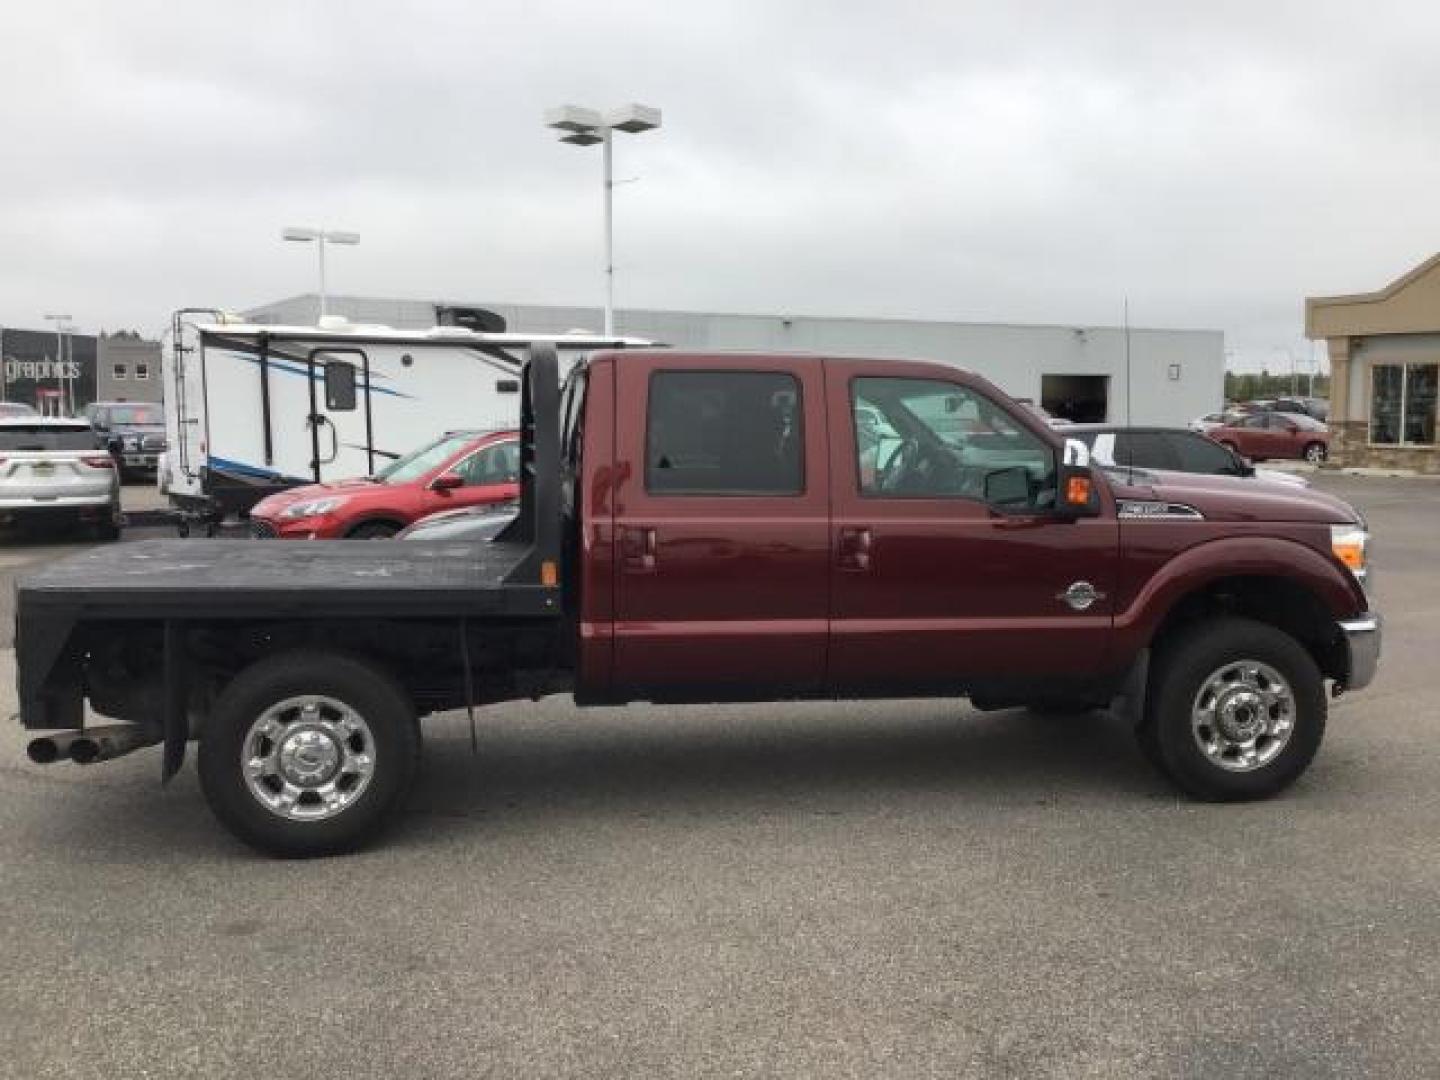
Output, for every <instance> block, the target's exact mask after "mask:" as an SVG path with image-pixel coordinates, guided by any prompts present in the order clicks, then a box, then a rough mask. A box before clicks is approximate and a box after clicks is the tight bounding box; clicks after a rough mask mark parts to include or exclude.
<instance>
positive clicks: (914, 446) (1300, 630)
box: [16, 346, 1380, 855]
mask: <svg viewBox="0 0 1440 1080" xmlns="http://www.w3.org/2000/svg"><path fill="white" fill-rule="evenodd" d="M520 419H521V432H522V436H521V447H522V449H521V459H522V476H521V480H522V485H521V487H522V490H521V501H520V507H519V512H518V515H517V517H516V519H515V521H514V522H513V523H512V524H511V525H509V526H508V527H506V528H505V529H504V531H502V532H501V533H500V534H499V535H498V536H496V537H495V538H494V539H493V540H492V541H488V542H459V543H454V542H451V543H446V542H435V543H425V542H396V541H388V540H387V541H368V542H358V541H314V542H308V543H303V544H282V545H274V544H265V543H260V542H255V541H249V540H215V541H206V542H199V541H183V540H155V541H145V542H139V543H130V544H124V545H118V546H111V547H108V548H104V549H97V550H94V551H90V552H88V553H84V554H80V555H77V556H74V557H71V558H68V559H66V560H63V561H59V562H56V563H52V564H50V565H48V566H46V567H44V568H43V569H41V570H39V571H38V572H36V573H33V574H31V575H29V576H27V577H25V578H23V579H22V580H21V581H20V582H19V584H18V596H17V636H16V657H17V668H18V681H19V697H20V706H21V712H20V718H21V722H22V723H23V724H24V725H25V726H26V727H28V728H32V729H37V730H39V731H43V732H47V734H43V735H39V736H38V737H36V738H35V739H34V741H33V742H31V744H30V756H31V758H32V759H33V760H36V761H42V762H47V761H60V760H67V759H68V760H73V761H78V762H94V761H101V760H105V759H108V758H112V757H117V756H119V755H121V754H124V753H128V752H130V751H132V750H134V749H137V748H139V747H142V746H151V745H156V744H159V745H161V746H162V747H163V755H162V775H163V777H164V778H166V779H168V778H169V777H170V776H172V775H173V774H174V773H175V771H176V770H177V769H178V768H179V767H180V766H181V763H182V761H183V758H184V755H185V752H186V747H187V745H188V743H190V742H191V741H196V742H197V743H198V759H199V770H200V779H201V784H202V787H203V790H204V793H205V797H206V798H207V800H208V801H209V803H210V805H211V807H212V808H213V810H214V812H215V813H216V815H217V816H218V817H219V818H220V820H221V821H222V822H223V823H224V824H225V825H226V826H228V827H229V828H230V829H231V830H233V831H234V832H235V834H236V835H238V836H239V837H240V838H241V839H243V840H245V841H246V842H248V843H250V844H252V845H254V846H256V847H258V848H260V849H263V850H266V851H270V852H274V853H279V854H286V855H314V854H322V853H330V852H336V851H342V850H346V849H349V848H351V847H354V846H355V845H357V844H359V843H361V842H363V841H365V840H367V839H368V838H369V837H371V836H372V835H373V834H374V833H375V832H376V831H377V830H378V829H379V827H380V826H381V825H382V823H383V822H384V821H385V820H386V819H387V818H388V817H390V816H391V815H392V813H393V812H394V810H395V808H396V806H397V804H399V802H400V801H401V799H402V798H403V796H404V794H405V791H406V789H407V787H408V786H409V785H410V783H411V780H412V778H413V777H414V775H415V772H416V769H417V766H418V761H419V747H420V723H419V720H420V718H421V717H422V716H424V715H426V714H428V713H432V712H436V711H440V710H450V709H458V708H466V707H469V708H473V707H474V706H476V705H480V704H484V703H494V702H503V701H507V700H520V699H525V698H530V697H536V696H539V695H543V694H550V693H558V692H569V693H572V694H573V695H574V697H575V700H576V702H577V703H578V704H580V705H591V704H613V703H617V702H627V701H636V700H649V701H661V702H701V701H704V702H710V701H734V700H752V701H754V700H759V701H766V700H780V699H795V698H822V699H826V698H830V699H843V698H865V697H897V696H912V697H916V696H956V697H958V696H968V697H969V698H970V699H971V701H972V703H974V704H975V705H977V706H979V707H981V708H998V707H1006V706H1012V705H1028V706H1031V707H1035V708H1043V709H1051V710H1066V709H1085V708H1090V707H1096V706H1106V705H1110V704H1112V703H1115V704H1117V705H1123V706H1124V708H1125V709H1126V710H1127V712H1128V714H1129V715H1131V716H1133V718H1134V721H1135V725H1136V730H1137V734H1138V737H1139V742H1140V746H1141V748H1142V749H1143V750H1144V752H1145V754H1146V756H1147V757H1148V758H1149V759H1150V760H1151V761H1152V762H1153V763H1154V764H1155V765H1156V766H1157V767H1158V768H1159V769H1160V770H1161V771H1162V772H1163V773H1164V774H1165V775H1166V776H1168V777H1169V778H1170V779H1171V780H1172V781H1173V782H1174V783H1175V784H1176V785H1178V786H1179V787H1180V788H1181V789H1183V790H1184V791H1186V792H1188V793H1190V794H1191V795H1193V796H1195V797H1198V798H1202V799H1211V800H1235V799H1250V798H1258V797H1263V796H1268V795H1271V794H1273V793H1275V792H1277V791H1280V790H1281V789H1283V788H1285V787H1286V786H1287V785H1288V784H1290V783H1291V782H1292V781H1294V780H1295V778H1296V777H1298V776H1299V775H1300V774H1301V773H1302V772H1304V771H1305V769H1306V767H1307V766H1308V765H1309V763H1310V761H1311V759H1312V758H1313V757H1314V755H1315V753H1316V751H1317V750H1318V748H1319V746H1320V742H1321V738H1322V736H1323V734H1324V728H1325V719H1326V700H1327V686H1326V684H1327V681H1328V683H1329V687H1330V692H1331V693H1337V694H1338V693H1340V692H1341V691H1343V690H1357V689H1360V688H1361V687H1364V686H1365V685H1366V684H1367V683H1369V682H1370V680H1371V678H1372V677H1373V675H1374V673H1375V669H1376V665H1377V662H1378V659H1379V652H1380V620H1379V617H1378V616H1377V615H1376V613H1375V612H1374V611H1373V610H1372V608H1371V604H1370V602H1369V599H1368V594H1367V589H1366V583H1365V582H1366V574H1367V572H1368V568H1367V565H1366V561H1367V554H1368V551H1367V548H1368V539H1369V538H1368V536H1367V533H1366V529H1365V524H1364V522H1363V520H1362V519H1360V518H1359V516H1358V515H1357V514H1356V513H1355V511H1354V510H1353V509H1351V508H1350V507H1349V506H1348V505H1346V504H1345V503H1343V502H1341V501H1339V500H1337V499H1334V498H1332V497H1330V496H1327V495H1325V494H1323V493H1320V492H1317V491H1314V490H1310V489H1302V488H1295V487H1291V486H1282V485H1270V484H1267V483H1264V482H1261V481H1255V480H1241V479H1234V478H1228V477H1209V476H1194V475H1185V474H1178V473H1159V472H1147V471H1142V470H1125V469H1113V468H1112V469H1102V468H1099V467H1092V466H1091V465H1090V464H1088V462H1087V460H1086V459H1085V457H1084V448H1083V446H1077V445H1075V444H1067V443H1066V442H1065V441H1064V439H1063V432H1057V431H1053V430H1051V429H1049V428H1048V427H1046V426H1045V425H1044V424H1043V423H1042V422H1041V421H1039V420H1037V419H1036V418H1034V417H1032V416H1031V415H1030V413H1029V412H1028V411H1027V410H1025V409H1024V408H1022V407H1020V406H1018V405H1016V404H1015V403H1014V402H1013V401H1011V400H1010V399H1009V398H1007V397H1006V396H1005V395H1004V394H1002V393H1001V392H1000V391H998V390H997V389H996V388H995V387H993V386H992V385H990V384H989V383H988V382H986V381H985V380H984V379H981V378H979V377H977V376H975V375H972V374H969V373H966V372H964V371H960V370H957V369H955V368H953V367H949V366H944V365H938V364H929V363H920V362H900V361H895V360H866V359H850V358H840V357H820V356H795V355H741V354H699V353H685V352H675V351H668V350H664V351H661V350H650V351H626V352H623V353H621V352H602V353H598V354H596V355H594V356H593V357H592V358H591V359H590V360H589V361H588V362H586V363H584V364H583V365H581V366H579V367H577V368H575V369H574V370H573V371H572V373H571V374H570V376H569V377H568V379H567V380H566V382H565V385H564V387H563V390H562V388H561V387H559V386H558V384H557V366H556V360H555V356H554V352H553V350H552V349H549V348H547V347H544V346H537V347H536V348H535V349H534V350H533V352H532V354H531V357H530V360H529V362H528V364H527V365H526V368H525V372H524V379H523V385H522V388H521V418H520ZM96 715H98V716H100V717H106V718H110V719H111V720H114V721H116V723H103V724H101V725H100V726H96V725H95V723H94V722H93V719H92V718H93V717H94V716H96ZM472 715H473V714H472Z"/></svg>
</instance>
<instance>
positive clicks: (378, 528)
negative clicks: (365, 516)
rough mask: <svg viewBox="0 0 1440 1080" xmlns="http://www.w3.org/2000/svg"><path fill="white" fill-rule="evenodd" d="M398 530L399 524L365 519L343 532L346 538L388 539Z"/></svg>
mask: <svg viewBox="0 0 1440 1080" xmlns="http://www.w3.org/2000/svg"><path fill="white" fill-rule="evenodd" d="M399 531H400V526H399V525H396V524H394V523H393V522H389V521H367V522H365V523H364V524H363V525H356V526H355V528H353V529H351V530H350V531H349V532H348V533H346V534H345V539H347V540H388V539H389V538H390V537H392V536H394V535H395V534H396V533H397V532H399Z"/></svg>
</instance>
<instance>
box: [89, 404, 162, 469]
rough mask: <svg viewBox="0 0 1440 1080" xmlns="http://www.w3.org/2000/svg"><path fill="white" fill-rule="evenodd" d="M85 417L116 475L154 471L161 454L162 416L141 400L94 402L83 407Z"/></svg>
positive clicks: (158, 411)
mask: <svg viewBox="0 0 1440 1080" xmlns="http://www.w3.org/2000/svg"><path fill="white" fill-rule="evenodd" d="M85 418H86V419H87V420H89V421H90V426H91V427H92V428H94V429H95V432H96V434H98V435H99V436H100V441H101V445H103V446H105V447H107V448H108V449H109V450H110V453H111V456H113V457H114V458H115V465H116V467H117V468H119V470H120V475H121V476H122V477H123V476H129V475H131V474H133V473H137V472H154V471H155V466H156V464H157V462H158V461H159V460H160V455H161V454H162V453H164V452H165V414H164V412H163V410H162V409H161V408H160V406H159V405H155V404H152V403H150V402H143V401H96V402H92V403H91V404H89V405H87V406H85Z"/></svg>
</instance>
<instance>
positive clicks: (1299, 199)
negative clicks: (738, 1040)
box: [0, 0, 1440, 368]
mask: <svg viewBox="0 0 1440 1080" xmlns="http://www.w3.org/2000/svg"><path fill="white" fill-rule="evenodd" d="M0 26H3V30H4V35H3V40H4V50H3V54H0V55H3V57H4V63H3V64H0V134H3V144H0V323H4V324H6V325H11V326H38V325H41V317H42V315H43V314H45V313H46V312H47V311H52V310H54V309H55V308H57V307H58V308H62V309H64V310H66V311H68V312H69V313H70V314H71V315H73V317H74V319H75V320H76V322H77V323H79V324H80V326H81V327H83V328H84V329H86V330H96V329H100V328H108V329H114V328H120V327H136V328H139V329H141V330H144V331H155V330H158V328H160V327H161V326H162V325H163V324H164V322H165V319H166V315H167V313H168V312H169V311H170V310H171V309H173V308H175V307H179V306H182V305H207V306H212V305H213V306H221V307H225V308H230V309H241V308H244V307H247V306H251V305H254V304H258V303H262V302H265V301H268V300H272V299H276V298H279V297H282V296H287V295H291V294H294V293H299V292H306V291H313V289H314V285H315V273H314V265H313V252H312V251H311V249H309V248H308V247H301V246H300V245H295V244H282V243H281V241H280V240H279V231H280V229H281V227H282V226H285V225H290V224H306V223H325V224H328V225H330V226H332V227H338V228H346V229H354V230H357V231H359V232H360V233H361V234H362V236H363V241H362V244H361V246H360V247H358V248H353V249H342V250H338V251H336V252H335V253H334V257H333V259H332V263H331V287H332V290H333V291H336V292H348V293H362V294H373V295H383V296H405V297H417V298H434V297H448V298H457V299H471V300H475V301H487V300H489V301H494V302H502V301H532V302H554V303H566V304H569V303H577V304H583V303H598V302H599V298H600V295H601V276H600V272H599V268H600V262H601V255H600V252H601V247H600V235H601V234H600V206H601V203H600V197H601V196H600V155H599V152H598V148H592V149H589V150H584V151H582V150H578V149H576V148H574V147H570V146H564V145H561V144H559V143H557V142H555V141H554V140H553V138H552V137H551V135H550V133H549V132H547V131H546V130H545V129H544V128H543V127H542V126H541V114H542V112H543V111H544V109H545V108H546V107H547V106H550V105H554V104H559V103H562V102H578V103H583V104H597V105H607V104H612V103H621V102H626V101H632V100H633V101H640V102H644V103H648V104H652V105H656V106H659V107H661V108H662V109H663V110H664V127H663V129H662V130H661V131H659V132H652V133H649V134H646V135H641V136H635V137H631V136H625V137H622V138H621V141H620V142H619V143H618V144H617V149H616V172H617V176H618V177H621V178H625V177H631V176H634V177H638V182H636V183H633V184H627V185H625V186H622V187H620V188H618V189H617V191H616V220H617V224H616V232H617V258H616V261H617V266H618V275H617V292H618V303H619V305H620V306H621V307H622V308H623V307H624V306H625V305H627V304H629V305H634V306H637V307H653V308H686V309H699V310H713V311H753V312H763V313H787V314H814V315H874V316H914V317H921V318H932V319H960V320H978V321H1015V322H1030V321H1034V322H1056V323H1077V324H1080V323H1091V324H1096V323H1099V324H1105V323H1118V322H1119V321H1120V317H1121V306H1122V298H1123V297H1125V296H1127V295H1128V296H1129V298H1130V309H1131V317H1132V321H1133V322H1134V323H1135V324H1136V325H1148V326H1174V327H1205V328H1219V329H1223V330H1224V331H1225V332H1226V334H1227V339H1228V345H1229V347H1230V348H1232V349H1234V350H1235V352H1236V357H1237V360H1238V361H1239V363H1240V364H1241V365H1242V366H1258V365H1259V364H1260V363H1268V364H1270V366H1272V367H1273V368H1283V367H1287V366H1288V364H1289V360H1288V359H1286V358H1285V356H1284V352H1285V350H1286V349H1287V348H1288V349H1290V350H1292V351H1294V352H1296V353H1297V354H1299V355H1300V356H1302V357H1308V356H1309V355H1310V349H1309V347H1308V346H1306V345H1305V344H1304V343H1303V339H1302V321H1301V308H1302V301H1303V297H1305V296H1306V295H1307V294H1314V293H1327V292H1357V291H1366V290H1370V289H1373V288H1378V287H1380V286H1381V285H1383V284H1384V283H1385V282H1387V281H1388V280H1390V279H1392V278H1394V277H1396V276H1398V275H1399V274H1401V273H1402V272H1404V271H1405V270H1407V269H1409V268H1410V267H1411V266H1413V265H1414V264H1415V263H1417V262H1419V261H1421V260H1422V259H1424V258H1426V257H1428V256H1429V255H1431V254H1433V253H1434V252H1435V251H1437V250H1440V137H1437V131H1440V126H1437V125H1440V121H1437V118H1440V63H1437V60H1436V51H1435V49H1436V43H1437V41H1440V4H1436V3H1434V2H1433V0H1429V2H1426V0H1418V2H1414V3H1405V4H1390V5H1387V4H1383V3H1373V2H1372V3H1367V4H1358V3H1344V4H1338V3H1337V4H1329V3H1319V2H1297V3H1266V2H1265V0H1249V2H1244V3H1227V2H1223V0H1207V2H1205V3H1190V2H1186V3H1166V2H1164V0H1150V2H1140V3H1094V2H1087V3H1069V2H1057V3H1025V2H1008V3H993V4H971V3H962V2H958V0H950V2H941V0H937V2H934V3H908V2H905V0H886V2H884V3H876V2H874V0H864V2H854V3H851V2H846V0H828V2H826V3H820V2H810V3H802V2H795V3H787V2H783V0H766V2H756V3H741V2H724V0H721V2H714V0H712V2H710V3H705V4H699V3H691V2H686V0H671V2H669V3H659V2H657V3H640V2H627V0H598V2H597V0H583V2H580V0H577V2H573V3H548V2H544V0H525V2H519V3H493V2H492V3H486V2H475V0H471V2H455V3H439V2H420V0H409V2H407V3H404V4H399V3H395V4H390V3H379V2H364V0H347V2H345V3H343V4H342V3H339V2H335V3H327V4H320V3H303V2H298V0H286V2H284V3H276V4H271V3H264V2H257V0H247V2H246V3H244V4H239V3H234V2H233V0H231V2H226V3H209V2H204V0H186V2H185V3H174V2H166V3H153V4H152V3H138V2H134V0H126V2H123V3H121V2H100V0H96V2H92V3H65V2H57V0H47V2H46V3H43V4H41V3H30V4H24V5H17V4H13V3H11V4H6V5H5V11H4V14H3V15H0ZM622 329H623V322H622Z"/></svg>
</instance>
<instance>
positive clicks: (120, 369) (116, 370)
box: [110, 364, 125, 382]
mask: <svg viewBox="0 0 1440 1080" xmlns="http://www.w3.org/2000/svg"><path fill="white" fill-rule="evenodd" d="M110 377H111V378H112V379H114V380H115V381H116V382H124V381H125V365H124V364H116V365H115V366H114V367H112V368H111V369H110Z"/></svg>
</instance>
